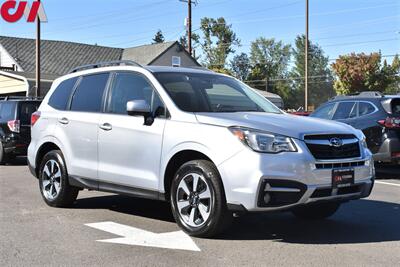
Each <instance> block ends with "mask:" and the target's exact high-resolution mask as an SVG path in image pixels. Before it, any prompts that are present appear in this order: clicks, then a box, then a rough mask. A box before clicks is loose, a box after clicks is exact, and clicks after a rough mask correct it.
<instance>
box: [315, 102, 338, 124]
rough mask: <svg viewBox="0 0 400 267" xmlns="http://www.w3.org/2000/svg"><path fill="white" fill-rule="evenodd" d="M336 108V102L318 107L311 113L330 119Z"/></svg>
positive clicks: (317, 116)
mask: <svg viewBox="0 0 400 267" xmlns="http://www.w3.org/2000/svg"><path fill="white" fill-rule="evenodd" d="M334 110H335V103H332V104H328V105H326V106H323V107H321V108H319V109H317V110H316V111H315V112H314V113H313V114H311V117H316V118H320V119H327V120H329V119H331V118H332V115H333V111H334Z"/></svg>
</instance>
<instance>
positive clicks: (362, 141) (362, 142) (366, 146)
mask: <svg viewBox="0 0 400 267" xmlns="http://www.w3.org/2000/svg"><path fill="white" fill-rule="evenodd" d="M360 143H361V146H362V147H363V148H368V145H367V138H366V137H365V135H363V137H362V139H361V140H360Z"/></svg>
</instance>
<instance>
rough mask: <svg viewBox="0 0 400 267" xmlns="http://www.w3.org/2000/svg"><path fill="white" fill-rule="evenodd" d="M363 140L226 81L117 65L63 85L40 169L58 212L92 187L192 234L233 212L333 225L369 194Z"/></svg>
mask: <svg viewBox="0 0 400 267" xmlns="http://www.w3.org/2000/svg"><path fill="white" fill-rule="evenodd" d="M115 65H117V66H115ZM363 140H364V135H363V134H362V132H361V131H358V130H355V129H354V128H352V127H351V126H348V125H345V124H341V123H337V122H331V121H327V120H320V119H315V118H307V117H300V116H293V115H287V114H286V113H284V112H282V111H281V110H280V109H278V108H277V107H276V106H275V105H273V104H272V103H271V102H269V101H268V100H267V99H265V97H263V96H262V95H260V94H258V93H256V92H255V91H254V90H252V89H251V88H250V87H248V86H247V85H245V84H244V83H242V82H240V81H239V80H236V79H234V78H232V77H229V76H226V75H222V74H217V73H214V72H211V71H208V70H202V69H188V68H174V67H155V66H145V67H142V66H140V65H137V64H135V63H127V62H121V63H119V64H118V63H115V62H114V63H109V64H105V63H103V64H97V65H93V66H86V67H82V68H77V69H76V70H74V71H72V73H70V74H68V75H66V76H64V77H61V78H59V79H57V80H56V81H55V82H54V83H53V86H52V88H51V89H50V91H49V93H48V94H47V96H46V97H45V99H44V101H43V103H42V105H41V106H40V108H39V110H38V112H35V113H34V114H33V115H32V142H31V144H30V145H29V149H28V161H29V168H30V170H31V172H32V174H33V175H34V176H36V177H38V178H39V188H40V192H41V194H42V196H43V199H44V201H45V202H46V203H47V204H48V205H50V206H54V207H65V206H70V205H71V204H73V202H74V201H75V200H76V198H77V195H78V192H79V190H82V189H85V188H86V189H92V190H100V191H106V192H114V193H119V194H125V195H130V196H136V197H143V198H150V199H157V200H166V201H170V203H171V206H172V212H173V215H174V217H175V220H176V222H177V223H178V225H179V226H180V227H181V228H182V229H183V230H184V231H186V232H187V233H189V234H190V235H193V236H201V237H205V236H213V235H215V234H217V233H220V232H221V231H223V230H224V229H225V228H226V227H227V226H228V225H229V222H230V221H231V220H232V217H233V216H232V214H233V213H236V214H241V213H245V212H269V211H278V210H288V211H292V212H293V214H295V215H296V216H298V217H300V218H306V219H322V218H326V217H329V216H331V215H333V214H334V213H335V212H336V210H337V209H338V208H339V206H340V205H341V204H342V203H343V202H346V201H349V200H353V199H360V198H364V197H367V196H368V195H369V194H370V192H371V190H372V187H373V183H374V166H373V161H372V155H371V153H370V151H369V150H368V149H367V148H366V145H365V142H364V141H363ZM133 205H134V204H133ZM154 212H157V211H154Z"/></svg>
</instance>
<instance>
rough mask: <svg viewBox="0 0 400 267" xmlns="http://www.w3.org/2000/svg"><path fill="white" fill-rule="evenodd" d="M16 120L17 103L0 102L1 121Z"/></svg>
mask: <svg viewBox="0 0 400 267" xmlns="http://www.w3.org/2000/svg"><path fill="white" fill-rule="evenodd" d="M11 120H15V103H14V102H0V122H6V121H11Z"/></svg>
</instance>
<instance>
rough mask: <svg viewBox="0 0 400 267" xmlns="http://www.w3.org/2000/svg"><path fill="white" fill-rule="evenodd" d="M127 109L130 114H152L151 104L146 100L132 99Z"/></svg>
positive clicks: (145, 115) (127, 104)
mask: <svg viewBox="0 0 400 267" xmlns="http://www.w3.org/2000/svg"><path fill="white" fill-rule="evenodd" d="M126 111H127V113H128V115H130V116H144V117H148V116H149V115H151V108H150V105H149V104H148V103H147V102H146V101H145V100H131V101H128V102H127V103H126Z"/></svg>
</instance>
